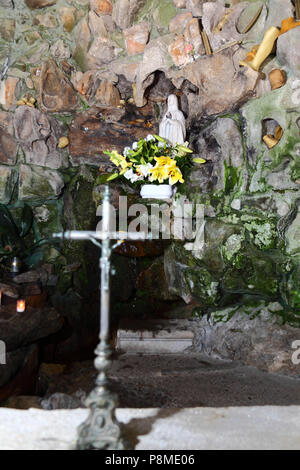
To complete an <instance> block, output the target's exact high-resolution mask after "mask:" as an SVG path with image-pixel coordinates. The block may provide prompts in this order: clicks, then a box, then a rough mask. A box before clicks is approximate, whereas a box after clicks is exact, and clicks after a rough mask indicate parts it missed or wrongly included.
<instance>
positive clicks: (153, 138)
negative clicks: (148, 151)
mask: <svg viewBox="0 0 300 470" xmlns="http://www.w3.org/2000/svg"><path fill="white" fill-rule="evenodd" d="M146 140H147V142H151V140H155V137H153V135H152V134H149V135H147V137H146Z"/></svg>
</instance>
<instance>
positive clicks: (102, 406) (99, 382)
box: [53, 186, 148, 450]
mask: <svg viewBox="0 0 300 470" xmlns="http://www.w3.org/2000/svg"><path fill="white" fill-rule="evenodd" d="M109 201H110V193H109V188H108V186H106V188H105V192H104V198H103V205H102V207H103V212H102V231H98V232H85V231H70V232H64V233H58V234H54V235H53V236H54V237H55V238H61V239H65V240H90V241H91V242H92V243H94V244H95V245H96V246H98V247H100V248H101V257H100V270H101V286H100V292H101V298H100V304H101V305H100V336H99V337H100V342H99V344H98V346H97V348H96V350H95V353H96V359H95V367H96V369H97V370H98V372H99V374H98V376H97V379H96V387H95V388H94V389H93V390H92V392H91V393H90V395H89V396H88V398H87V400H86V405H87V406H88V407H89V408H90V414H89V416H88V418H87V420H86V421H85V422H84V423H82V424H81V425H80V426H79V429H78V441H77V449H78V450H104V449H107V450H124V449H128V444H127V443H126V441H125V439H124V438H123V436H122V432H121V429H120V425H119V423H118V422H117V420H116V417H115V410H116V407H117V405H118V397H117V395H116V394H114V393H112V392H111V391H110V390H109V380H108V370H109V368H110V365H111V354H112V348H111V346H110V343H109V334H110V319H109V303H110V285H109V284H110V283H109V278H110V268H111V261H110V257H111V252H112V250H113V249H114V248H116V247H117V246H119V245H120V244H121V243H122V242H123V241H124V240H125V239H127V240H145V239H146V238H148V235H147V234H145V233H142V232H137V233H128V232H127V233H123V232H122V233H118V232H110V214H111V212H110V202H109ZM99 240H101V241H102V243H99ZM111 240H117V242H116V243H115V244H114V245H113V246H111Z"/></svg>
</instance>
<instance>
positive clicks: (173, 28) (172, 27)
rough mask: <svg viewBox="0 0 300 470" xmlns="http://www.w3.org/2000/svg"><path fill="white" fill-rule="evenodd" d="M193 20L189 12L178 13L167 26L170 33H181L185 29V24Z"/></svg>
mask: <svg viewBox="0 0 300 470" xmlns="http://www.w3.org/2000/svg"><path fill="white" fill-rule="evenodd" d="M192 18H193V15H192V13H191V12H189V11H187V12H184V13H178V15H176V16H175V17H174V18H172V20H171V21H170V24H169V31H170V33H177V34H178V33H181V32H182V31H183V29H184V28H185V26H186V24H187V23H188V22H189V21H190V20H191V19H192Z"/></svg>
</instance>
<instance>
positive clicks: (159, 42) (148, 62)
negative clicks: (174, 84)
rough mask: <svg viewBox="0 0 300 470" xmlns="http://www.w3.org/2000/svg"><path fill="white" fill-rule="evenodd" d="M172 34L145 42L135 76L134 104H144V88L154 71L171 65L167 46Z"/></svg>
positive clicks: (152, 78) (152, 79) (162, 69)
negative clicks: (141, 58)
mask: <svg viewBox="0 0 300 470" xmlns="http://www.w3.org/2000/svg"><path fill="white" fill-rule="evenodd" d="M173 38H174V35H172V34H170V35H167V36H163V37H161V38H158V39H154V40H152V41H150V42H149V44H147V46H146V48H145V51H144V56H143V60H142V62H141V63H140V65H139V68H138V71H137V78H136V98H135V102H136V105H137V106H139V107H142V106H144V105H145V104H146V100H145V98H144V93H145V90H146V89H147V88H148V86H150V85H151V84H152V83H153V81H154V78H155V77H154V72H155V71H157V70H160V71H162V72H166V71H167V70H168V68H169V67H170V65H171V63H172V62H171V57H170V55H169V52H168V47H169V45H170V43H171V42H172V40H173Z"/></svg>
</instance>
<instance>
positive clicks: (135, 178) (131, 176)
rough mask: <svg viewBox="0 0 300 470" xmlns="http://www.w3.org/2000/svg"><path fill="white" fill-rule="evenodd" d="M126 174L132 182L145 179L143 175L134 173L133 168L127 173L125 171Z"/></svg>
mask: <svg viewBox="0 0 300 470" xmlns="http://www.w3.org/2000/svg"><path fill="white" fill-rule="evenodd" d="M124 176H125V178H126V179H127V180H130V182H131V183H135V182H136V181H140V180H142V179H144V178H143V176H139V175H137V174H136V173H134V172H133V170H132V168H130V170H128V171H126V173H124Z"/></svg>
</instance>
